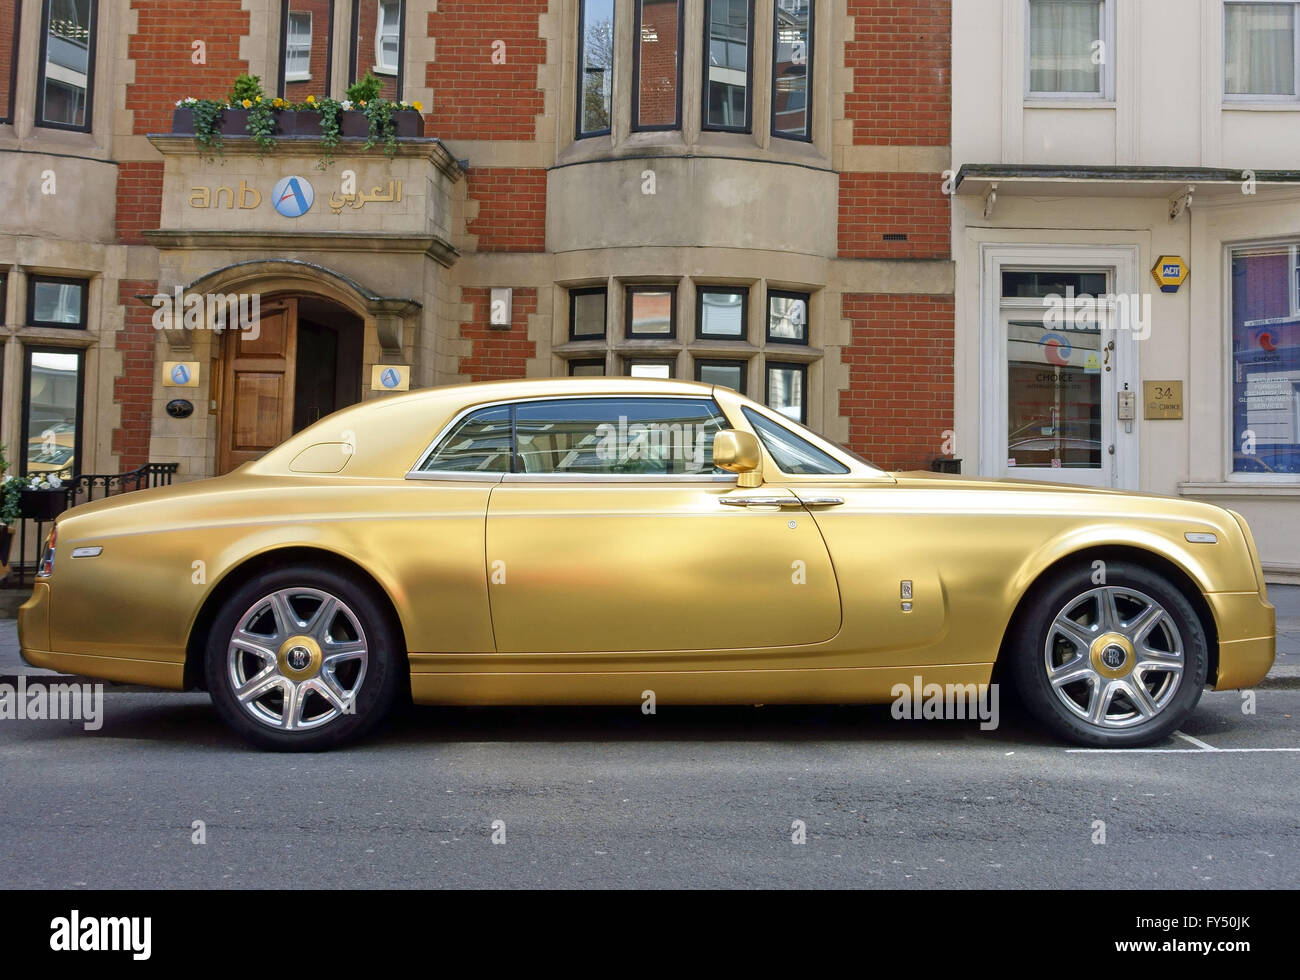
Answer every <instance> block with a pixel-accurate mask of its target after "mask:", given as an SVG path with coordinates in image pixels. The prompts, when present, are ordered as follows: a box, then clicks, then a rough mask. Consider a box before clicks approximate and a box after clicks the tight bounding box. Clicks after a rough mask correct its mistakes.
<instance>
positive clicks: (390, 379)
mask: <svg viewBox="0 0 1300 980" xmlns="http://www.w3.org/2000/svg"><path fill="white" fill-rule="evenodd" d="M379 383H380V384H381V385H383V386H384V387H385V388H396V387H397V386H398V385H400V384H401V383H402V376H401V375H400V374H398V373H397V372H396V371H394V370H393V369H392V368H384V370H383V373H382V374H380V375H379Z"/></svg>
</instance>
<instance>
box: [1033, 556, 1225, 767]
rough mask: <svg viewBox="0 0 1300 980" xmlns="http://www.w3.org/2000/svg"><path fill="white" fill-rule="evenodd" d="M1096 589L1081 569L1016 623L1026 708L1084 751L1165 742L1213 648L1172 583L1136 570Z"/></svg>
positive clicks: (1036, 599)
mask: <svg viewBox="0 0 1300 980" xmlns="http://www.w3.org/2000/svg"><path fill="white" fill-rule="evenodd" d="M1103 567H1104V571H1105V575H1104V580H1102V581H1094V572H1093V566H1092V564H1090V563H1089V564H1081V565H1079V566H1077V567H1075V568H1073V569H1068V570H1066V571H1064V572H1062V573H1060V574H1058V575H1056V576H1055V577H1053V578H1052V579H1050V580H1049V581H1047V582H1045V583H1044V584H1043V585H1042V586H1041V587H1040V588H1039V589H1038V590H1037V592H1036V594H1035V595H1034V596H1033V597H1032V598H1031V606H1030V608H1029V610H1028V613H1027V614H1026V615H1024V616H1023V617H1022V618H1021V619H1020V621H1019V622H1018V624H1017V627H1016V630H1017V635H1016V636H1015V638H1014V640H1013V645H1012V648H1011V653H1012V657H1013V662H1012V676H1013V679H1014V680H1015V684H1016V687H1017V689H1018V691H1019V692H1020V695H1021V697H1022V699H1023V701H1024V702H1025V705H1026V707H1028V709H1029V710H1030V711H1031V712H1032V713H1033V714H1034V716H1035V717H1037V718H1038V719H1039V720H1040V721H1041V722H1042V723H1043V724H1044V725H1046V726H1047V727H1048V728H1049V729H1051V730H1052V731H1053V732H1055V733H1056V734H1058V735H1060V736H1061V737H1063V738H1065V739H1068V740H1069V741H1071V742H1076V743H1078V744H1081V745H1092V746H1115V747H1119V746H1137V745H1147V744H1150V743H1152V742H1156V741H1159V740H1160V739H1162V738H1165V737H1166V736H1168V735H1169V734H1170V733H1172V732H1173V731H1174V730H1175V729H1176V728H1177V727H1178V726H1179V724H1181V723H1182V721H1183V720H1184V719H1185V718H1186V717H1187V716H1188V715H1189V714H1190V713H1191V711H1192V709H1193V708H1195V707H1196V703H1197V701H1198V700H1199V699H1200V696H1201V691H1202V689H1203V688H1204V687H1205V679H1206V675H1207V671H1208V666H1209V649H1208V644H1207V641H1206V637H1205V630H1204V628H1203V627H1202V625H1201V622H1200V619H1199V617H1198V616H1197V615H1196V611H1195V610H1194V609H1193V608H1192V606H1191V603H1189V602H1188V601H1187V598H1186V597H1185V596H1184V595H1183V594H1182V592H1181V591H1179V589H1178V588H1177V587H1176V586H1174V585H1173V584H1172V583H1171V582H1170V581H1169V580H1168V579H1166V578H1165V577H1164V576H1162V575H1160V574H1158V573H1156V572H1153V571H1151V570H1150V569H1148V568H1145V567H1143V566H1141V565H1138V564H1136V563H1134V562H1128V561H1108V562H1106V563H1105V565H1104V566H1103Z"/></svg>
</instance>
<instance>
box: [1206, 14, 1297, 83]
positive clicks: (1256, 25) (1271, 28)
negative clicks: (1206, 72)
mask: <svg viewBox="0 0 1300 980" xmlns="http://www.w3.org/2000/svg"><path fill="white" fill-rule="evenodd" d="M1296 6H1297V5H1296V4H1294V3H1229V4H1225V5H1224V11H1223V91H1224V94H1225V95H1237V96H1262V97H1265V98H1270V97H1272V98H1276V97H1278V96H1294V95H1296V94H1297V93H1296V57H1295V55H1296V49H1295V43H1296V37H1295V30H1296Z"/></svg>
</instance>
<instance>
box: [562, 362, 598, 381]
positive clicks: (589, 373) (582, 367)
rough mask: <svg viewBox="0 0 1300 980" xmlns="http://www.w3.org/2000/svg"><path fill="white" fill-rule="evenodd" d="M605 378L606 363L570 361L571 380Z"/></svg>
mask: <svg viewBox="0 0 1300 980" xmlns="http://www.w3.org/2000/svg"><path fill="white" fill-rule="evenodd" d="M604 376H605V362H604V361H570V362H569V377H571V378H603V377H604Z"/></svg>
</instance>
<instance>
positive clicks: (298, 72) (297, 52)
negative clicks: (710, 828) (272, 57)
mask: <svg viewBox="0 0 1300 980" xmlns="http://www.w3.org/2000/svg"><path fill="white" fill-rule="evenodd" d="M286 16H287V19H288V23H287V24H286V25H285V32H284V78H285V81H287V82H302V81H306V80H307V79H309V78H311V11H310V10H290V11H288V12H287V14H286Z"/></svg>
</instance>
